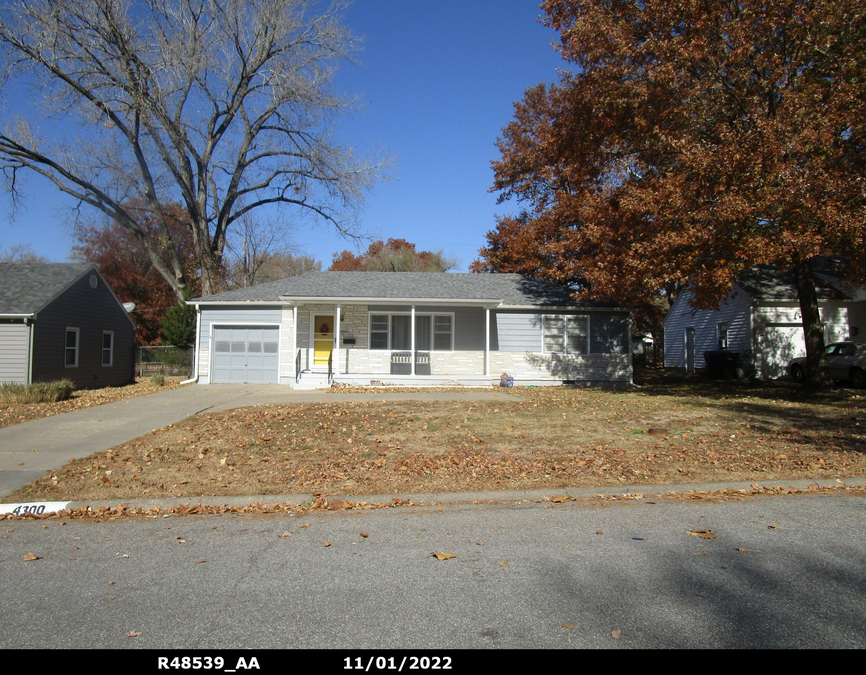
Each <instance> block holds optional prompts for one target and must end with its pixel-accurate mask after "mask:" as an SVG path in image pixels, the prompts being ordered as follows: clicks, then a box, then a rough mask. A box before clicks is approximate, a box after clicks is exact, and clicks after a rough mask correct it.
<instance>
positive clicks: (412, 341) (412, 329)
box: [409, 305, 415, 377]
mask: <svg viewBox="0 0 866 675" xmlns="http://www.w3.org/2000/svg"><path fill="white" fill-rule="evenodd" d="M409 323H410V326H409V332H410V333H411V337H410V343H409V345H410V351H411V352H412V355H411V356H410V357H409V358H410V359H412V370H411V371H410V372H411V373H412V377H415V305H412V319H411V321H410V322H409Z"/></svg>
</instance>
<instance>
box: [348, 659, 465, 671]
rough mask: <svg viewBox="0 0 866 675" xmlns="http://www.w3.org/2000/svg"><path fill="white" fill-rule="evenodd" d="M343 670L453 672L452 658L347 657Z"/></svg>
mask: <svg viewBox="0 0 866 675" xmlns="http://www.w3.org/2000/svg"><path fill="white" fill-rule="evenodd" d="M344 662H345V664H346V665H345V666H344V668H343V670H363V671H365V672H369V671H370V670H374V671H380V670H396V671H397V672H398V673H401V672H403V670H451V657H449V656H442V657H439V656H403V657H402V658H401V657H394V656H371V657H369V658H368V659H364V658H362V657H360V656H356V657H354V658H352V657H350V656H347V657H346V658H345V659H344Z"/></svg>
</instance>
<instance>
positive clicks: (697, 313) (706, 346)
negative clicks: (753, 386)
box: [664, 265, 866, 379]
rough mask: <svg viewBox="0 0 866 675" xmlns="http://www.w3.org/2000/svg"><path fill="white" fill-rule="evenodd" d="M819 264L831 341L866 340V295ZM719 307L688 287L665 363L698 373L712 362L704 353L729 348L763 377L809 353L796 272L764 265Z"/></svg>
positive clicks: (675, 313)
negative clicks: (700, 304) (699, 299)
mask: <svg viewBox="0 0 866 675" xmlns="http://www.w3.org/2000/svg"><path fill="white" fill-rule="evenodd" d="M820 270H824V271H825V272H827V271H829V269H828V268H826V267H823V266H819V265H816V266H815V279H816V288H817V291H818V309H819V311H820V314H821V321H822V323H823V324H824V341H825V343H828V344H829V343H831V342H838V341H841V340H849V339H850V340H857V341H860V340H863V328H864V327H866V294H864V292H863V290H862V289H860V290H857V291H855V292H852V291H846V290H843V289H842V287H841V286H840V283H839V280H838V279H837V278H835V277H834V276H832V275H830V274H826V273H821V271H820ZM733 286H734V287H733V290H732V291H731V293H730V294H729V295H728V297H727V298H726V299H725V300H723V301H722V303H721V305H720V306H719V309H717V310H706V309H696V308H695V307H693V306H692V304H691V302H692V299H693V298H694V295H693V294H692V293H691V292H690V291H688V290H685V291H683V292H681V293H680V295H679V296H678V297H677V299H676V300H675V301H674V304H673V306H672V307H671V309H670V311H669V312H668V314H667V316H666V317H665V322H664V325H665V367H666V368H684V369H685V370H686V371H689V372H694V371H695V370H696V369H701V368H704V367H706V362H705V359H704V352H706V351H711V350H715V349H727V350H728V351H731V352H738V353H739V354H740V358H739V363H740V365H741V367H743V368H744V370H746V371H747V372H753V373H754V374H755V376H756V377H759V378H761V379H772V378H777V377H782V376H785V375H786V374H787V366H788V364H789V363H790V361H791V360H792V359H794V358H797V357H800V356H805V354H806V346H805V338H804V334H803V319H802V316H801V314H800V303H799V300H798V298H797V289H796V286H795V285H794V278H793V274H792V273H790V272H787V273H781V274H780V273H778V272H776V271H775V269H774V268H773V267H771V266H766V265H762V266H758V267H755V268H753V269H751V270H749V271H748V272H746V273H744V274H743V275H741V276H740V278H738V279H737V280H736V281H735V282H734V284H733Z"/></svg>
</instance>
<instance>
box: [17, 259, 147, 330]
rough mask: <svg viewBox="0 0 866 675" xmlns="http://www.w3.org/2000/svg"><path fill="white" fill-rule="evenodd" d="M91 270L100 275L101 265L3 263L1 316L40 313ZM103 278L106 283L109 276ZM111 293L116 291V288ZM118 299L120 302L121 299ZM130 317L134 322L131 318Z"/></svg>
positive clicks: (23, 315) (22, 315) (24, 315)
mask: <svg viewBox="0 0 866 675" xmlns="http://www.w3.org/2000/svg"><path fill="white" fill-rule="evenodd" d="M91 273H95V274H98V275H99V268H98V267H97V266H96V265H95V264H93V263H0V316H6V317H26V316H32V315H34V314H38V313H39V312H40V311H42V310H43V309H44V308H45V307H46V306H48V304H50V303H51V302H52V301H53V300H56V299H57V298H58V297H60V296H61V295H63V293H64V292H65V291H66V290H67V289H68V288H69V287H70V286H72V285H73V284H74V283H75V282H76V281H78V280H79V279H81V278H82V277H83V276H85V275H86V274H91ZM99 276H100V278H102V275H99ZM102 282H103V283H105V279H102ZM106 287H108V284H106ZM109 290H111V289H110V287H109ZM111 293H112V295H114V291H111ZM116 299H117V298H116V296H115V300H116ZM117 302H118V305H120V301H119V300H118V301H117ZM124 314H126V312H124ZM127 317H128V314H127ZM129 320H130V322H132V319H131V318H129Z"/></svg>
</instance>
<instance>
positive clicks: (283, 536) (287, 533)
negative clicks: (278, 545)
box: [280, 532, 292, 539]
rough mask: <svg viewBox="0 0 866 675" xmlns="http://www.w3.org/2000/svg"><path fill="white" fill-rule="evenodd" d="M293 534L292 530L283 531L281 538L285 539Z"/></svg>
mask: <svg viewBox="0 0 866 675" xmlns="http://www.w3.org/2000/svg"><path fill="white" fill-rule="evenodd" d="M291 536H292V533H291V532H283V533H282V534H281V535H280V539H285V538H286V537H291Z"/></svg>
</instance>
